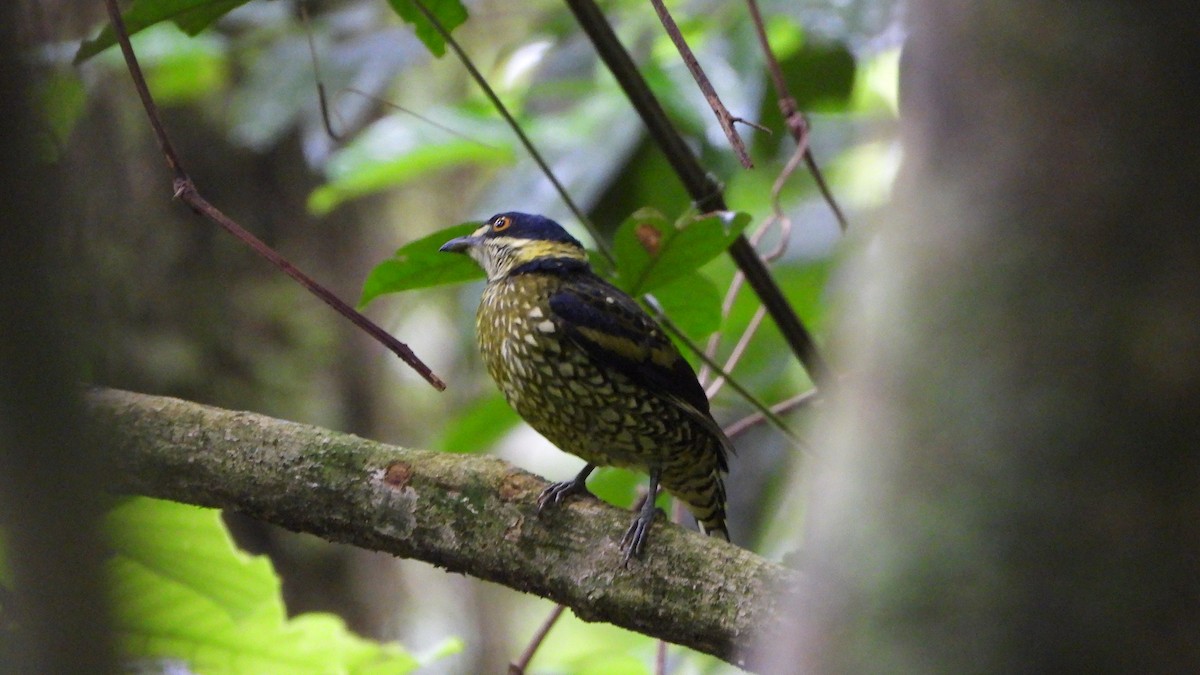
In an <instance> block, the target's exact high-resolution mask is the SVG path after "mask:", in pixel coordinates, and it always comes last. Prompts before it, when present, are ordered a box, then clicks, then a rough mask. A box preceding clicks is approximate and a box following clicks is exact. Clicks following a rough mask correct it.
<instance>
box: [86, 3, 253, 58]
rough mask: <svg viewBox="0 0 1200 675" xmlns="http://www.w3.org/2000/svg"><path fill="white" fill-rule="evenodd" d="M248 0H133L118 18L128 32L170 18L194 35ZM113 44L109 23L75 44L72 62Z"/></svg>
mask: <svg viewBox="0 0 1200 675" xmlns="http://www.w3.org/2000/svg"><path fill="white" fill-rule="evenodd" d="M249 1H250V0H134V3H133V6H131V7H130V8H129V9H127V10H126V11H125V12H124V13H123V14H122V15H121V18H122V19H123V20H124V21H125V30H126V31H128V32H129V34H130V35H133V34H134V33H137V32H138V31H140V30H142V29H144V28H147V27H149V26H153V25H154V24H156V23H159V22H160V21H174V22H175V24H176V25H177V26H179V28H180V29H181V30H183V32H185V33H187V34H188V35H196V34H197V33H199V32H200V31H202V30H204V29H205V28H207V27H208V26H209V24H211V23H212V22H213V21H216V20H217V19H219V18H221V17H222V16H224V15H225V14H227V13H229V11H230V10H233V9H236V8H238V7H241V6H242V5H244V4H246V3H247V2H249ZM116 43H117V37H116V34H115V33H114V32H113V29H112V26H111V25H106V26H105V27H104V28H103V29H102V30H101V31H100V34H99V35H97V36H96V37H95V38H93V39H91V40H86V41H84V42H83V44H81V45H79V51H77V52H75V63H80V62H82V61H86V60H87V59H90V58H91V57H93V56H95V55H96V54H99V53H100V52H102V51H104V50H105V49H108V48H109V47H111V46H113V45H115V44H116Z"/></svg>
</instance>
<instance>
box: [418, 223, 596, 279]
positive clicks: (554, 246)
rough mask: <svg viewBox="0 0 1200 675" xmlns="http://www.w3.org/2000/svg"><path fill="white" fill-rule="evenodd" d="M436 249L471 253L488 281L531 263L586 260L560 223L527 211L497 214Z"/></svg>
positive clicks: (573, 262)
mask: <svg viewBox="0 0 1200 675" xmlns="http://www.w3.org/2000/svg"><path fill="white" fill-rule="evenodd" d="M439 250H441V251H448V252H452V253H466V254H467V255H469V256H471V257H472V258H473V259H474V260H475V262H477V263H479V266H480V267H482V268H483V271H484V272H487V277H488V281H496V280H498V279H503V278H504V277H506V276H508V275H509V274H510V273H512V272H513V271H514V270H517V269H520V268H524V267H526V266H527V265H530V264H537V263H547V264H552V263H554V261H562V262H569V263H571V264H576V265H577V264H579V263H584V264H585V265H586V263H587V252H586V251H584V249H583V245H582V244H580V243H579V241H578V240H576V239H575V238H574V237H572V236H571V235H569V234H567V231H566V230H564V229H563V227H562V225H559V224H558V223H556V222H554V221H553V220H550V219H549V218H546V217H544V216H535V215H530V214H528V213H516V212H509V213H499V214H496V215H494V216H492V217H491V218H488V219H487V220H486V221H485V222H484V224H483V225H481V226H480V227H479V229H477V230H475V231H474V232H472V233H471V234H470V236H467V237H459V238H457V239H451V240H450V241H448V242H446V243H445V244H442V247H441V248H440V249H439Z"/></svg>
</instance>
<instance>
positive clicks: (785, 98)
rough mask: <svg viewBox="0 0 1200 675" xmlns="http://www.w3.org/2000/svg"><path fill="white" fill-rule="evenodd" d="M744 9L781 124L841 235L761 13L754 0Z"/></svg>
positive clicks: (837, 213)
mask: <svg viewBox="0 0 1200 675" xmlns="http://www.w3.org/2000/svg"><path fill="white" fill-rule="evenodd" d="M746 7H747V9H748V10H749V11H750V20H751V23H753V24H754V32H755V33H756V34H757V35H758V43H759V45H760V46H762V51H763V59H764V60H765V61H766V65H767V72H768V73H769V74H770V76H771V84H772V85H773V86H774V87H775V95H776V96H778V97H779V109H780V111H781V112H782V113H783V120H784V123H785V124H787V128H788V131H789V132H791V134H792V138H793V139H795V141H796V145H797V146H798V147H801V148H804V163H805V164H806V165H807V166H808V170H809V173H811V174H812V177H813V180H814V181H816V183H817V189H818V190H820V191H821V196H822V197H823V198H824V199H825V203H826V204H829V208H830V209H831V210H832V211H833V216H834V218H836V219H837V222H838V227H840V228H841V229H842V232H845V231H846V227H847V223H846V214H845V213H843V212H842V207H841V206H839V205H838V203H837V200H836V199H835V198H834V196H833V192H832V191H831V190H830V189H829V185H828V184H827V183H826V182H825V175H824V174H822V173H821V169H820V167H818V166H817V160H816V159H814V158H813V154H812V149H811V148H809V146H808V120H806V119H805V118H804V115H803V114H801V113H800V108H799V106H798V105H797V104H796V99H795V98H794V97H793V96H792V94H791V92H790V91H789V90H788V86H787V80H786V79H785V78H784V77H783V69H782V68H780V67H779V60H778V59H776V58H775V52H774V50H772V49H771V42H770V40H768V39H767V29H766V26H764V25H763V18H762V13H761V12H760V11H759V9H758V0H746Z"/></svg>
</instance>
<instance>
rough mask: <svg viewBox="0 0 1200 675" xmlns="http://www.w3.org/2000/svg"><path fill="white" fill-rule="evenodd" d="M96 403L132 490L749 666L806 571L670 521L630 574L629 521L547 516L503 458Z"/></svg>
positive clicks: (222, 413)
mask: <svg viewBox="0 0 1200 675" xmlns="http://www.w3.org/2000/svg"><path fill="white" fill-rule="evenodd" d="M88 402H89V405H90V413H91V418H92V420H93V422H94V423H95V424H97V425H99V429H98V430H99V431H100V432H102V433H104V434H105V435H106V436H108V437H110V438H111V439H112V443H113V447H114V454H113V457H112V459H113V463H114V464H115V466H116V468H117V470H118V473H119V475H120V478H119V479H118V481H117V485H116V487H117V489H119V490H123V491H129V492H134V493H139V494H145V495H150V496H154V497H160V498H164V499H173V500H176V501H181V502H187V503H191V504H198V505H201V506H211V507H219V508H227V509H234V510H236V511H240V512H242V513H245V514H247V515H250V516H252V517H255V518H259V519H261V520H264V521H266V522H270V523H273V524H276V525H280V526H282V527H285V528H288V529H291V530H295V531H298V532H308V533H311V534H315V535H317V536H320V537H323V538H325V539H328V540H330V541H337V542H345V543H350V544H354V545H356V546H361V547H364V548H369V549H374V550H378V551H386V552H389V553H393V554H395V555H399V556H403V557H406V558H415V559H418V560H424V561H426V562H430V563H433V564H435V565H438V566H439V567H444V568H445V569H446V570H448V571H451V572H459V573H463V574H469V575H471V576H475V577H478V578H480V579H485V580H488V581H494V582H496V583H500V584H503V585H505V586H508V587H510V588H514V589H516V590H520V591H524V592H528V593H533V594H535V595H539V596H542V597H545V598H549V599H551V600H554V601H555V602H559V603H562V604H564V605H567V606H568V607H570V608H571V609H572V610H573V611H574V612H575V613H576V615H578V616H579V617H580V618H582V619H584V620H587V621H605V622H609V623H612V624H615V625H618V626H622V627H624V628H628V629H630V630H635V631H638V632H640V633H644V634H646V635H650V636H652V637H656V638H660V639H663V640H668V641H670V642H674V643H677V644H681V645H684V646H687V647H691V648H693V649H696V650H698V651H701V652H705V653H708V654H712V655H715V656H718V657H720V658H722V659H725V660H726V661H729V662H731V663H739V664H744V665H746V666H747V667H749V668H755V667H756V665H757V663H756V661H755V660H754V657H753V656H752V655H751V654H749V650H748V648H749V647H750V646H751V644H752V643H753V639H754V637H755V636H761V635H764V634H776V633H778V632H779V631H780V629H781V628H785V627H786V626H787V625H788V624H787V622H786V621H785V620H784V617H783V616H782V615H781V611H780V608H781V607H782V606H786V605H787V602H786V600H785V599H786V598H787V597H788V596H789V595H790V594H791V593H792V592H794V591H795V589H796V588H797V587H798V579H797V576H796V574H795V573H794V572H791V571H789V570H787V569H785V568H783V567H780V566H778V565H774V564H772V563H770V562H767V561H766V560H763V559H762V558H759V557H758V556H756V555H754V554H753V553H750V552H749V551H746V550H744V549H740V548H737V547H736V546H732V545H729V544H727V543H725V542H722V541H718V540H716V539H711V538H706V537H702V536H700V535H699V534H697V533H694V532H689V531H687V530H684V529H682V528H680V527H677V526H675V525H672V524H670V523H668V522H665V521H660V522H658V523H656V524H655V526H654V531H653V535H652V538H651V541H650V544H649V547H648V550H647V551H646V552H645V553H644V555H643V559H642V560H641V561H634V562H633V563H631V564H630V566H629V567H628V568H627V569H623V568H622V567H621V552H620V551H619V550H618V547H617V544H618V542H619V541H620V538H621V535H622V534H623V533H624V532H625V529H626V527H627V526H628V524H629V520H630V514H629V513H628V512H626V511H623V510H621V509H617V508H616V507H613V506H610V505H607V504H604V503H602V502H599V501H597V500H594V499H572V500H570V501H569V502H568V503H566V504H564V505H560V506H559V507H558V508H555V509H552V510H550V511H548V512H546V513H545V514H543V515H542V516H541V517H538V516H537V515H536V509H537V506H536V499H537V496H538V495H539V494H540V493H541V491H542V489H543V488H545V487H546V483H545V482H544V481H542V480H541V479H539V478H537V477H536V476H533V475H532V474H529V473H526V472H524V471H521V470H520V469H517V468H515V467H513V466H512V465H510V464H508V463H506V462H504V461H502V460H499V459H495V458H492V457H486V456H473V455H454V454H446V453H437V452H430V451H426V450H411V449H406V448H398V447H393V446H387V445H384V444H381V443H376V442H373V441H368V440H364V439H361V438H358V437H356V436H351V435H347V434H340V433H336V432H332V431H328V430H325V429H320V428H317V427H311V426H306V425H301V424H296V423H292V422H285V421H280V420H275V419H271V418H269V417H264V416H262V415H256V414H252V413H245V412H233V411H228V410H221V409H217V408H210V407H207V406H202V405H198V404H195V403H189V402H186V401H181V400H178V399H171V398H162V397H156V396H145V395H141V394H133V393H128V392H121V391H116V390H97V391H95V392H93V393H92V394H91V395H90V396H89V397H88Z"/></svg>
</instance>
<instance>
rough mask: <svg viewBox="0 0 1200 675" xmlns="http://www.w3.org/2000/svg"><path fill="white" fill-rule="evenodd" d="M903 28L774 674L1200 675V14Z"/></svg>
mask: <svg viewBox="0 0 1200 675" xmlns="http://www.w3.org/2000/svg"><path fill="white" fill-rule="evenodd" d="M911 9H912V13H911V18H912V24H913V25H912V33H911V38H910V43H909V44H908V45H907V47H906V52H907V53H906V57H905V72H904V75H903V77H902V87H903V97H904V103H905V106H906V108H905V110H904V111H903V112H904V115H905V119H906V122H905V124H906V127H905V134H906V138H905V142H906V162H907V166H906V169H905V173H904V177H903V179H902V181H901V184H900V185H899V186H898V194H897V209H896V211H895V212H894V213H893V214H891V215H890V216H889V219H888V220H887V222H884V223H881V224H880V225H879V227H878V228H877V229H876V230H875V231H873V232H870V233H867V234H866V235H865V236H870V237H875V238H877V241H875V242H873V244H872V246H870V247H863V250H864V251H878V252H879V253H877V254H875V255H874V257H871V256H870V255H864V256H863V258H862V259H861V260H859V261H858V264H857V265H856V266H855V268H854V270H853V272H854V273H853V274H851V275H850V283H849V284H848V286H847V288H846V294H847V295H849V296H852V297H851V299H849V300H848V302H847V303H846V304H847V315H848V316H847V319H846V320H845V321H843V325H842V331H841V333H840V338H841V342H840V343H839V344H840V354H839V362H840V364H841V365H840V368H841V370H842V371H843V372H845V373H846V374H847V379H846V381H845V383H844V387H843V389H842V391H841V392H840V393H839V395H838V397H837V399H838V400H837V403H836V405H835V406H834V410H833V411H832V413H831V415H830V417H829V418H828V420H827V422H826V423H825V427H824V436H823V439H822V440H821V441H819V442H817V443H816V444H815V446H816V447H817V448H819V450H818V453H819V454H820V455H821V457H822V460H820V461H819V464H820V468H819V469H818V470H817V474H816V477H815V480H814V481H813V482H812V487H811V489H812V491H813V493H812V496H813V499H812V502H811V508H810V511H809V519H810V522H809V530H808V532H807V533H806V539H805V548H806V551H807V554H808V555H807V556H806V561H807V562H806V565H807V568H806V571H807V572H808V573H809V575H810V577H809V578H810V579H811V586H810V589H809V590H810V592H809V595H808V599H807V602H806V604H805V605H804V606H802V607H799V608H797V612H798V613H799V614H800V615H801V616H803V617H805V618H806V620H807V625H806V629H805V635H804V638H805V639H804V640H803V641H802V642H801V644H800V645H799V646H798V647H797V649H798V650H799V652H798V653H792V654H789V655H786V658H791V659H796V660H792V661H783V662H781V664H786V665H781V667H779V668H777V669H776V672H790V671H794V670H797V669H798V670H802V671H804V672H914V673H932V672H948V673H966V672H1200V224H1198V223H1197V214H1200V179H1198V178H1197V177H1198V176H1200V87H1197V79H1196V78H1197V73H1200V40H1198V39H1197V35H1198V34H1200V33H1198V32H1197V30H1198V28H1197V27H1198V25H1200V24H1198V22H1197V13H1196V10H1195V6H1194V5H1193V4H1185V3H1184V2H1164V3H1153V4H1150V5H1143V4H1141V3H1136V2H1128V1H1119V0H1110V1H1107V2H1100V1H1097V2H1091V3H1045V2H1032V1H1029V0H1008V1H1004V2H999V1H998V2H982V3H980V2H953V3H936V2H932V1H931V0H916V1H915V2H914V3H913V4H912V7H911ZM796 664H801V665H799V666H798V665H796Z"/></svg>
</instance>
